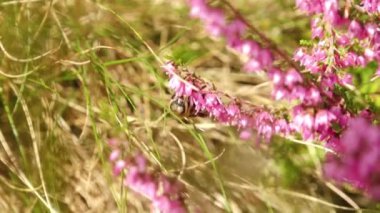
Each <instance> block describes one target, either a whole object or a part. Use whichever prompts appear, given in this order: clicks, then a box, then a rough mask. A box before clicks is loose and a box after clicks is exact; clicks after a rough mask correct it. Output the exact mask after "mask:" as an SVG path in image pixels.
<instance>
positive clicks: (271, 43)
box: [220, 0, 301, 71]
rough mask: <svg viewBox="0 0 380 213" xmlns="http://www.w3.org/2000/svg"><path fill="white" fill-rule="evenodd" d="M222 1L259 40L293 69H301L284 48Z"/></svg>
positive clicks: (225, 1) (230, 5) (224, 0)
mask: <svg viewBox="0 0 380 213" xmlns="http://www.w3.org/2000/svg"><path fill="white" fill-rule="evenodd" d="M220 1H222V2H223V3H224V4H225V5H226V6H227V7H228V8H229V9H230V10H231V11H232V12H233V13H234V15H235V16H236V17H238V18H239V19H240V20H241V21H242V22H243V23H244V24H245V25H246V26H247V27H248V28H249V29H250V30H251V31H252V32H253V33H254V34H256V35H258V36H259V37H260V38H261V40H263V41H264V42H265V43H266V44H267V45H268V46H269V47H270V48H271V49H272V50H273V51H274V52H276V53H277V54H278V55H279V56H280V57H281V58H283V59H284V60H285V61H286V62H287V63H288V64H290V65H291V66H292V67H293V68H294V69H296V70H298V71H299V70H301V68H300V67H299V65H298V64H297V63H295V62H294V61H293V59H292V58H291V57H290V56H289V54H288V53H286V52H285V51H284V50H282V49H280V48H279V47H278V45H277V44H276V43H275V42H274V41H272V40H271V39H270V38H268V37H267V36H266V35H265V34H263V33H261V32H260V31H259V30H258V29H257V28H256V27H255V26H253V25H252V24H251V23H249V21H247V20H246V19H245V17H244V16H243V15H242V14H241V13H240V12H239V11H238V10H237V9H236V8H235V7H234V6H233V5H232V4H231V3H230V2H228V1H227V0H220Z"/></svg>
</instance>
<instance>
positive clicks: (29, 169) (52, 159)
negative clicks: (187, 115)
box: [0, 0, 376, 212]
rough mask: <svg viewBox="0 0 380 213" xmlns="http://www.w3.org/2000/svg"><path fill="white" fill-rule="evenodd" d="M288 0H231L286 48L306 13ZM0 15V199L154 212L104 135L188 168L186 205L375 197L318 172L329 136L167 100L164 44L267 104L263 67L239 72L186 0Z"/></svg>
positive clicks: (9, 9)
mask: <svg viewBox="0 0 380 213" xmlns="http://www.w3.org/2000/svg"><path fill="white" fill-rule="evenodd" d="M291 2H292V1H288V0H286V1H285V0H282V1H280V0H279V1H274V0H270V1H264V2H262V1H254V0H252V1H236V2H234V4H235V5H236V6H237V7H239V8H242V11H243V13H245V14H247V17H248V18H249V19H250V20H251V21H252V22H253V23H254V24H255V25H257V26H258V27H259V28H261V29H263V30H264V31H265V32H266V33H267V34H268V35H269V36H270V37H271V38H272V39H273V40H274V41H276V42H277V43H279V44H283V43H286V44H287V45H284V47H285V48H288V49H287V51H289V52H291V51H292V47H294V46H295V45H296V44H297V42H298V40H299V39H300V38H304V37H305V36H306V34H301V32H303V30H304V29H305V26H306V23H307V22H306V20H305V19H303V18H301V17H300V16H299V15H298V14H294V13H293V12H291V11H292V10H291V8H292V7H293V6H292V4H291ZM273 14H276V16H274V15H273ZM0 23H1V25H0V42H1V43H0V44H1V45H0V47H1V51H0V85H1V88H0V92H1V93H0V94H1V102H0V103H1V104H0V106H1V107H0V112H1V114H0V122H1V125H0V130H1V131H0V142H1V143H0V144H1V149H0V180H1V182H0V194H1V196H0V209H1V211H2V212H48V211H51V212H127V211H128V212H148V211H149V206H148V204H147V202H146V201H145V200H144V198H141V197H139V196H138V195H135V194H133V193H130V192H127V191H125V189H123V188H122V182H121V180H119V179H114V178H113V177H112V175H110V174H111V172H110V168H109V164H108V162H107V155H108V152H109V151H108V150H107V147H106V143H105V142H106V141H107V139H108V138H111V137H116V138H120V139H121V140H125V141H128V142H127V143H128V151H127V153H126V154H128V153H133V152H135V151H137V150H141V151H143V152H144V153H145V154H146V155H147V156H149V158H150V160H151V162H152V163H153V164H155V166H156V167H157V168H160V169H161V170H162V171H164V172H165V173H166V174H169V175H172V176H177V177H178V178H179V179H180V180H181V181H183V182H184V183H185V184H186V185H187V189H188V199H187V204H188V205H189V208H190V210H191V211H192V212H197V211H200V212H224V211H226V210H227V209H228V208H230V209H231V211H233V212H327V211H329V212H334V211H337V212H343V211H344V209H346V210H347V209H348V210H350V211H352V210H354V209H355V208H357V206H356V205H360V207H361V208H367V209H375V208H376V203H371V202H370V201H368V200H367V199H365V198H364V197H363V196H361V195H359V194H357V192H354V191H352V190H350V189H347V190H346V191H344V192H343V191H339V190H337V189H335V188H334V187H333V186H332V185H331V184H329V183H326V181H325V180H324V179H323V177H322V175H321V167H320V165H321V161H322V159H323V152H324V151H323V150H320V149H317V148H315V147H313V146H305V145H302V144H296V143H292V142H289V141H281V140H278V141H277V140H276V141H274V142H273V143H272V144H270V145H268V144H261V145H258V144H256V143H252V142H244V141H240V140H239V138H238V135H237V134H236V130H234V129H232V128H229V127H226V126H221V125H218V124H214V123H212V121H211V120H209V119H204V118H202V119H199V118H197V119H193V120H187V121H185V120H183V119H182V118H178V117H176V116H175V115H173V114H172V113H171V112H170V110H169V109H168V103H169V101H170V97H171V95H170V94H169V92H168V90H167V89H166V87H165V85H166V79H165V76H164V75H163V73H162V72H161V70H160V62H159V60H165V59H167V58H174V59H175V60H177V61H178V60H179V61H182V62H187V61H188V65H189V68H190V69H192V70H194V71H195V72H196V73H197V74H199V75H201V76H203V77H205V78H207V79H209V80H210V81H212V82H214V83H215V85H216V87H217V88H222V89H223V90H224V91H225V92H227V93H229V94H232V95H234V96H238V97H241V98H244V99H246V100H248V101H251V102H254V103H262V104H268V105H269V104H271V105H274V104H275V103H273V102H271V101H270V98H269V94H270V85H269V84H268V83H267V82H266V78H265V76H254V75H248V74H244V73H243V72H240V67H241V63H239V59H238V58H237V56H235V55H233V54H232V53H230V52H229V51H227V50H226V48H225V47H224V45H223V41H214V40H211V39H209V38H207V36H206V34H204V33H203V32H202V29H201V26H200V24H199V23H197V22H196V21H190V20H189V18H188V16H187V9H186V7H185V5H184V4H183V2H182V1H169V0H128V1H126V0H108V1H105V0H103V1H90V0H65V1H56V0H51V1H49V0H45V1H43V0H40V1H39V0H20V1H12V0H7V1H0ZM284 34H288V35H290V36H284ZM147 47H149V48H151V49H150V50H149V49H148V48H147ZM152 51H154V52H155V54H156V56H157V57H155V56H154V55H153V54H152ZM190 59H192V60H190ZM334 189H335V190H334ZM223 191H224V193H223ZM226 200H227V201H226ZM374 211H375V210H374Z"/></svg>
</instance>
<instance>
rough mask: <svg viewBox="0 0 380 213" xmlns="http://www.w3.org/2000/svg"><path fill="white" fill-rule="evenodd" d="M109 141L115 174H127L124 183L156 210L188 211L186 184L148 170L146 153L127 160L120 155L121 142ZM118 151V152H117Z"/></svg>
mask: <svg viewBox="0 0 380 213" xmlns="http://www.w3.org/2000/svg"><path fill="white" fill-rule="evenodd" d="M115 141H116V140H113V141H111V142H109V144H110V147H111V149H113V151H112V152H111V155H110V159H112V160H110V161H111V163H112V164H113V170H114V175H116V176H118V175H120V174H121V173H122V172H123V174H125V179H124V185H125V186H127V187H128V188H130V189H131V190H132V191H134V192H135V193H138V194H140V195H142V196H144V197H145V198H147V199H148V200H150V201H151V203H152V207H153V209H154V211H158V212H169V213H185V212H187V210H186V207H185V203H184V200H183V192H184V190H185V188H184V186H183V185H182V184H181V183H180V182H178V181H177V180H174V179H169V178H168V177H167V176H165V175H163V174H160V175H157V174H155V172H154V171H150V170H148V168H147V167H148V162H147V159H146V158H145V156H144V155H142V154H137V155H135V156H134V157H129V158H127V159H126V160H124V159H121V158H120V157H121V156H120V154H119V153H120V147H119V146H120V145H122V144H120V143H116V142H115ZM115 153H118V154H115Z"/></svg>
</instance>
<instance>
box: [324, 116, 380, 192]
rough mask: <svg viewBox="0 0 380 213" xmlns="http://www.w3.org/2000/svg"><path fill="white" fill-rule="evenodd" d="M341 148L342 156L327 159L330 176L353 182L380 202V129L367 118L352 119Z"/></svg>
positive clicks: (339, 148)
mask: <svg viewBox="0 0 380 213" xmlns="http://www.w3.org/2000/svg"><path fill="white" fill-rule="evenodd" d="M337 145H338V147H337V148H336V150H337V151H338V154H339V155H333V154H328V156H327V159H326V163H325V166H324V168H325V174H326V176H328V177H330V178H332V179H334V180H336V181H338V182H349V183H351V184H353V185H354V186H356V187H357V188H359V189H363V190H364V191H366V192H367V193H368V194H369V195H371V196H372V197H373V198H375V199H380V197H379V195H380V194H379V187H380V179H379V177H380V165H379V164H378V162H379V161H380V127H377V126H373V125H371V124H370V123H369V122H368V121H367V120H365V119H363V118H356V119H352V120H351V121H350V123H349V126H348V128H347V129H346V130H345V132H344V133H343V136H342V138H341V140H340V142H339V143H337Z"/></svg>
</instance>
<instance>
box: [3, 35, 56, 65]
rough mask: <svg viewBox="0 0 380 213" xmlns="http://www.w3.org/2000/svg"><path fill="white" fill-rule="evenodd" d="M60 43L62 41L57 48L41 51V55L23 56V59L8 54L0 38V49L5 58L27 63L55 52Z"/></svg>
mask: <svg viewBox="0 0 380 213" xmlns="http://www.w3.org/2000/svg"><path fill="white" fill-rule="evenodd" d="M61 44H62V42H60V43H59V46H58V47H57V48H55V49H52V50H49V51H47V52H46V53H43V54H42V55H38V56H35V57H33V58H25V59H23V58H17V57H15V56H13V55H11V54H9V53H8V51H7V50H6V49H5V47H4V45H3V43H2V42H1V40H0V50H1V51H3V52H4V54H5V56H6V57H7V58H9V59H10V60H12V61H16V62H22V63H28V62H31V61H35V60H38V59H40V58H43V57H45V56H47V55H49V54H51V53H54V52H57V51H58V50H59V49H60V48H61Z"/></svg>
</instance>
